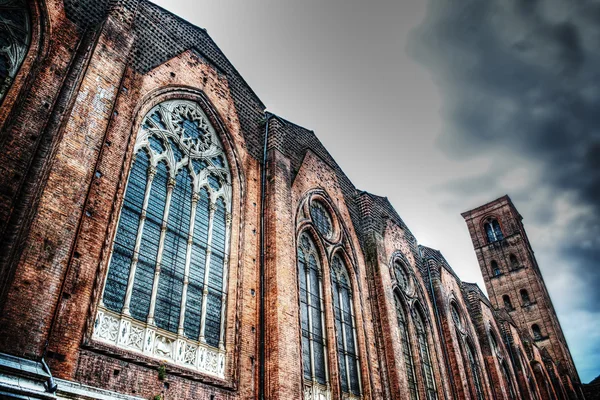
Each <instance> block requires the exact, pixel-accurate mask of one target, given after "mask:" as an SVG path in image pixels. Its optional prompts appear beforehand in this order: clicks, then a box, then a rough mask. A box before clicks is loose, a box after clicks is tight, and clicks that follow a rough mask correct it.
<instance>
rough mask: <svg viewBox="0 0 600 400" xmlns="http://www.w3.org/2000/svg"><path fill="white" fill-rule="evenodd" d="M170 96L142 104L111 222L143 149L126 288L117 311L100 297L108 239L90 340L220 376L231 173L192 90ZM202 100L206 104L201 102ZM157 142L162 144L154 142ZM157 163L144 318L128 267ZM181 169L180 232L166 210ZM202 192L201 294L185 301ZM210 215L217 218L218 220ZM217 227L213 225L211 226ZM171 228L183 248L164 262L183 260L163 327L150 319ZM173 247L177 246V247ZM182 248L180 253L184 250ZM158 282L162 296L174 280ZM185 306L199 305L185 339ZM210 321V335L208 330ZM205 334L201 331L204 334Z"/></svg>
mask: <svg viewBox="0 0 600 400" xmlns="http://www.w3.org/2000/svg"><path fill="white" fill-rule="evenodd" d="M176 96H177V95H176V94H172V95H169V96H168V97H167V95H161V97H162V98H163V99H164V98H167V100H164V101H161V102H157V103H154V104H155V105H154V106H151V108H150V109H149V110H148V109H147V108H145V110H147V112H146V113H145V114H144V116H143V120H142V122H141V123H140V124H139V129H138V133H137V135H136V142H135V144H134V149H133V157H132V160H131V165H132V167H131V169H130V170H129V176H128V177H127V180H126V182H127V184H126V185H125V191H124V196H125V199H124V204H123V205H122V207H121V211H120V213H119V218H118V220H117V226H118V227H120V226H121V222H122V219H123V209H124V207H125V202H126V201H127V190H128V188H129V186H130V180H131V176H132V174H133V173H134V170H135V163H136V161H137V156H138V155H139V154H145V155H146V157H148V158H149V167H148V168H147V172H146V178H147V181H146V183H145V189H144V194H143V199H144V200H143V205H142V207H141V208H142V212H141V214H140V217H139V222H138V224H137V225H136V226H137V228H136V234H135V249H133V254H134V256H133V258H132V261H131V265H130V269H129V272H128V274H127V276H128V278H127V285H126V286H127V289H126V290H125V298H124V299H123V304H122V306H123V307H122V308H121V312H120V313H118V312H117V311H116V310H114V309H109V308H107V306H106V305H105V304H104V296H105V294H106V286H107V284H108V282H109V278H108V275H109V274H111V266H112V262H113V258H114V247H113V246H112V245H111V248H112V249H113V250H112V251H111V253H110V257H109V260H108V264H109V267H108V274H107V279H106V280H105V281H104V290H103V294H102V298H101V301H100V305H99V306H98V311H97V314H96V319H95V322H94V327H93V339H95V340H98V341H101V342H108V343H110V344H111V345H116V346H117V347H120V348H125V349H127V350H130V351H133V352H140V353H142V354H144V355H146V356H149V357H153V358H158V359H161V360H163V361H167V362H169V363H173V364H177V365H180V366H182V367H185V368H189V369H194V370H197V371H199V372H201V373H205V374H209V375H213V376H216V377H219V378H224V374H225V364H226V360H225V356H226V349H225V325H226V320H227V318H226V316H227V315H226V308H227V300H228V296H227V290H228V287H227V283H228V276H229V248H230V239H231V208H232V181H231V172H232V171H231V167H230V164H229V162H230V160H229V157H228V153H227V150H226V148H225V147H224V143H225V138H224V137H223V136H222V135H220V134H218V133H217V131H216V130H215V128H214V126H213V122H212V121H211V119H210V118H209V117H208V115H207V114H206V112H205V110H204V109H203V106H201V105H200V104H199V103H198V102H197V101H196V99H193V100H192V95H189V94H185V95H182V97H176ZM202 104H203V105H204V104H205V102H204V103H202ZM154 116H157V118H154V119H153V117H154ZM220 128H221V126H220ZM157 140H158V141H159V142H161V143H162V144H161V145H158V144H157V143H158V142H157ZM197 160H205V161H206V162H204V164H203V165H201V166H199V165H200V164H198V163H196V161H197ZM164 166H166V167H164ZM159 167H160V168H159ZM161 168H162V169H164V170H165V171H166V178H165V179H166V180H167V183H166V186H167V188H166V198H165V203H164V206H163V209H162V217H157V218H158V219H157V223H159V225H160V228H159V230H160V234H159V235H160V239H159V243H160V245H159V246H158V250H157V255H156V256H154V257H155V258H154V259H153V262H154V264H155V270H154V271H153V278H152V280H153V283H152V290H151V299H150V307H149V310H148V313H147V318H146V320H145V321H141V320H140V319H139V318H135V317H134V316H133V315H132V314H131V312H130V308H131V307H132V306H133V304H134V303H137V301H134V299H133V297H134V296H135V294H134V292H135V286H136V282H137V277H138V275H137V274H136V267H134V265H136V264H137V263H138V262H139V260H140V258H141V256H142V254H144V249H142V248H141V247H143V243H144V241H145V239H144V237H145V226H144V225H147V222H146V221H148V220H149V218H150V217H149V214H150V211H149V209H148V207H149V203H150V201H151V199H152V198H153V196H152V187H153V185H154V186H156V185H155V181H156V179H157V175H158V176H160V172H159V170H160V169H161ZM183 175H185V176H186V177H189V178H190V179H191V181H192V182H191V184H190V186H191V188H188V189H189V191H187V189H186V191H185V195H184V198H185V201H184V205H183V206H181V205H179V207H184V208H186V206H185V203H191V204H188V206H189V208H190V209H189V210H188V211H186V212H184V214H183V215H184V218H183V219H182V221H188V222H189V224H187V225H185V224H184V226H185V227H186V229H183V230H181V229H180V228H181V227H182V225H177V226H172V225H171V219H170V218H169V217H170V216H171V215H173V214H176V212H175V211H172V210H169V208H173V205H174V204H178V203H176V202H177V201H180V200H174V199H175V198H176V197H177V196H179V197H181V191H180V190H179V191H178V189H177V187H178V179H179V178H180V176H183ZM184 186H185V185H184ZM179 188H181V186H179ZM202 191H205V192H206V193H207V203H206V204H205V205H206V213H207V214H208V217H207V222H206V224H207V225H208V226H206V227H205V228H206V229H205V230H206V231H208V232H207V235H208V238H207V239H206V243H205V244H204V249H205V250H204V251H205V253H204V259H203V261H202V262H203V264H204V269H203V271H202V276H203V280H202V286H203V287H204V289H203V290H201V294H200V295H199V296H197V297H200V299H197V300H198V301H197V304H196V305H194V304H192V303H189V301H192V298H191V297H190V296H191V293H190V289H189V288H190V286H191V284H193V281H194V279H193V278H194V277H193V276H191V272H190V269H191V264H192V257H193V256H192V253H193V250H192V248H193V246H194V245H195V244H197V242H196V238H195V233H196V228H198V227H200V226H204V225H203V224H198V221H197V218H198V213H200V212H199V211H198V213H196V211H197V207H199V206H198V204H199V202H201V197H202V196H201V193H202ZM186 196H187V197H186ZM188 197H190V198H188ZM199 200H200V201H199ZM176 207H177V206H175V208H176ZM215 221H219V222H218V224H217V223H216V222H215ZM145 222H146V223H145ZM186 223H187V222H186ZM194 225H195V226H194ZM216 226H218V228H215V227H216ZM119 230H120V229H119V228H117V230H116V236H115V238H114V242H113V243H116V241H117V236H118V235H119ZM169 231H171V232H172V233H171V235H179V236H180V238H179V239H177V240H176V243H178V244H177V246H178V247H180V248H181V249H180V250H181V252H182V254H181V255H180V256H179V261H177V260H175V259H173V258H172V256H169V257H170V258H171V259H170V261H171V262H173V265H174V266H175V267H176V268H180V267H181V265H182V264H183V265H184V268H183V270H182V271H180V272H181V273H180V274H179V276H178V277H175V278H172V280H175V281H177V285H178V286H179V285H180V289H179V288H178V289H177V290H176V293H177V294H176V296H177V297H178V299H179V300H180V302H179V307H178V308H177V309H176V312H177V314H174V315H173V318H176V317H178V320H177V321H178V322H177V325H176V328H174V329H172V328H171V325H172V324H171V325H169V328H164V327H157V326H156V322H155V318H154V317H155V315H154V311H156V307H157V303H159V302H160V301H161V298H160V296H161V295H160V294H159V286H160V285H161V277H162V276H163V275H161V274H164V273H166V272H165V271H163V269H164V268H161V267H162V266H161V262H163V260H162V257H165V251H167V250H166V249H165V247H164V246H165V243H166V242H167V240H168V239H167V238H168V236H169V233H168V232H169ZM211 235H212V236H211ZM173 240H175V239H173ZM215 246H217V247H215ZM184 249H185V250H184ZM177 251H178V252H179V250H177ZM184 254H185V256H183V255H184ZM211 255H212V256H211ZM183 260H185V261H183ZM198 265H199V264H198ZM175 267H174V268H175ZM165 276H167V275H165ZM164 281H165V282H167V287H166V288H165V287H164V288H163V289H162V291H163V294H164V293H166V294H167V295H168V296H169V297H172V295H173V293H174V292H173V285H170V286H169V284H168V278H167V277H166V278H165V280H164ZM165 290H166V292H165ZM179 296H180V297H179ZM190 310H196V311H198V310H199V314H200V317H199V318H200V322H199V323H200V327H199V336H198V337H188V332H189V327H188V326H186V320H188V321H189V320H190V319H189V318H191V315H188V312H189V311H190ZM209 310H210V311H209ZM209 313H210V317H209ZM169 318H171V317H169ZM209 326H210V333H211V335H210V336H209V335H208V332H209V330H208V329H209V328H208V327H209ZM205 332H206V336H205V335H204V334H205Z"/></svg>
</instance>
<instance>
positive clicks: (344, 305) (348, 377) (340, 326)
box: [331, 254, 361, 396]
mask: <svg viewBox="0 0 600 400" xmlns="http://www.w3.org/2000/svg"><path fill="white" fill-rule="evenodd" d="M331 289H332V291H333V293H332V294H333V308H334V316H335V329H336V333H337V335H336V337H337V350H338V365H339V369H340V381H341V382H340V383H341V387H342V392H344V393H352V394H354V395H356V396H360V392H361V386H360V363H359V359H358V345H357V342H356V323H355V319H354V308H353V306H352V288H351V286H350V278H349V275H348V270H347V268H346V265H345V263H344V261H343V260H342V259H341V257H339V256H338V255H337V254H336V255H335V256H333V261H332V263H331Z"/></svg>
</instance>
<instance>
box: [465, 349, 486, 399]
mask: <svg viewBox="0 0 600 400" xmlns="http://www.w3.org/2000/svg"><path fill="white" fill-rule="evenodd" d="M467 360H468V362H469V367H470V368H469V369H470V371H471V377H472V378H473V385H474V387H475V395H476V398H477V399H478V400H483V388H482V386H481V378H480V375H479V363H478V362H477V358H476V357H475V350H474V349H473V346H472V345H471V343H470V342H467Z"/></svg>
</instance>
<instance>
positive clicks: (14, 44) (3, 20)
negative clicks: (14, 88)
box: [0, 0, 31, 101]
mask: <svg viewBox="0 0 600 400" xmlns="http://www.w3.org/2000/svg"><path fill="white" fill-rule="evenodd" d="M30 25H31V22H30V18H29V10H28V7H27V4H26V2H25V1H24V0H3V1H0V38H1V39H0V101H1V100H2V99H3V97H4V95H6V92H7V91H8V89H9V88H10V86H11V84H12V83H13V81H14V80H15V77H16V76H17V72H18V71H19V68H20V67H21V64H22V63H23V60H24V59H25V56H26V55H27V51H28V50H29V43H30V41H31V26H30Z"/></svg>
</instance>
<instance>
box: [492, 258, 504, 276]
mask: <svg viewBox="0 0 600 400" xmlns="http://www.w3.org/2000/svg"><path fill="white" fill-rule="evenodd" d="M492 274H494V276H498V275H502V271H501V270H500V267H499V266H498V263H497V262H496V261H492Z"/></svg>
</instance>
